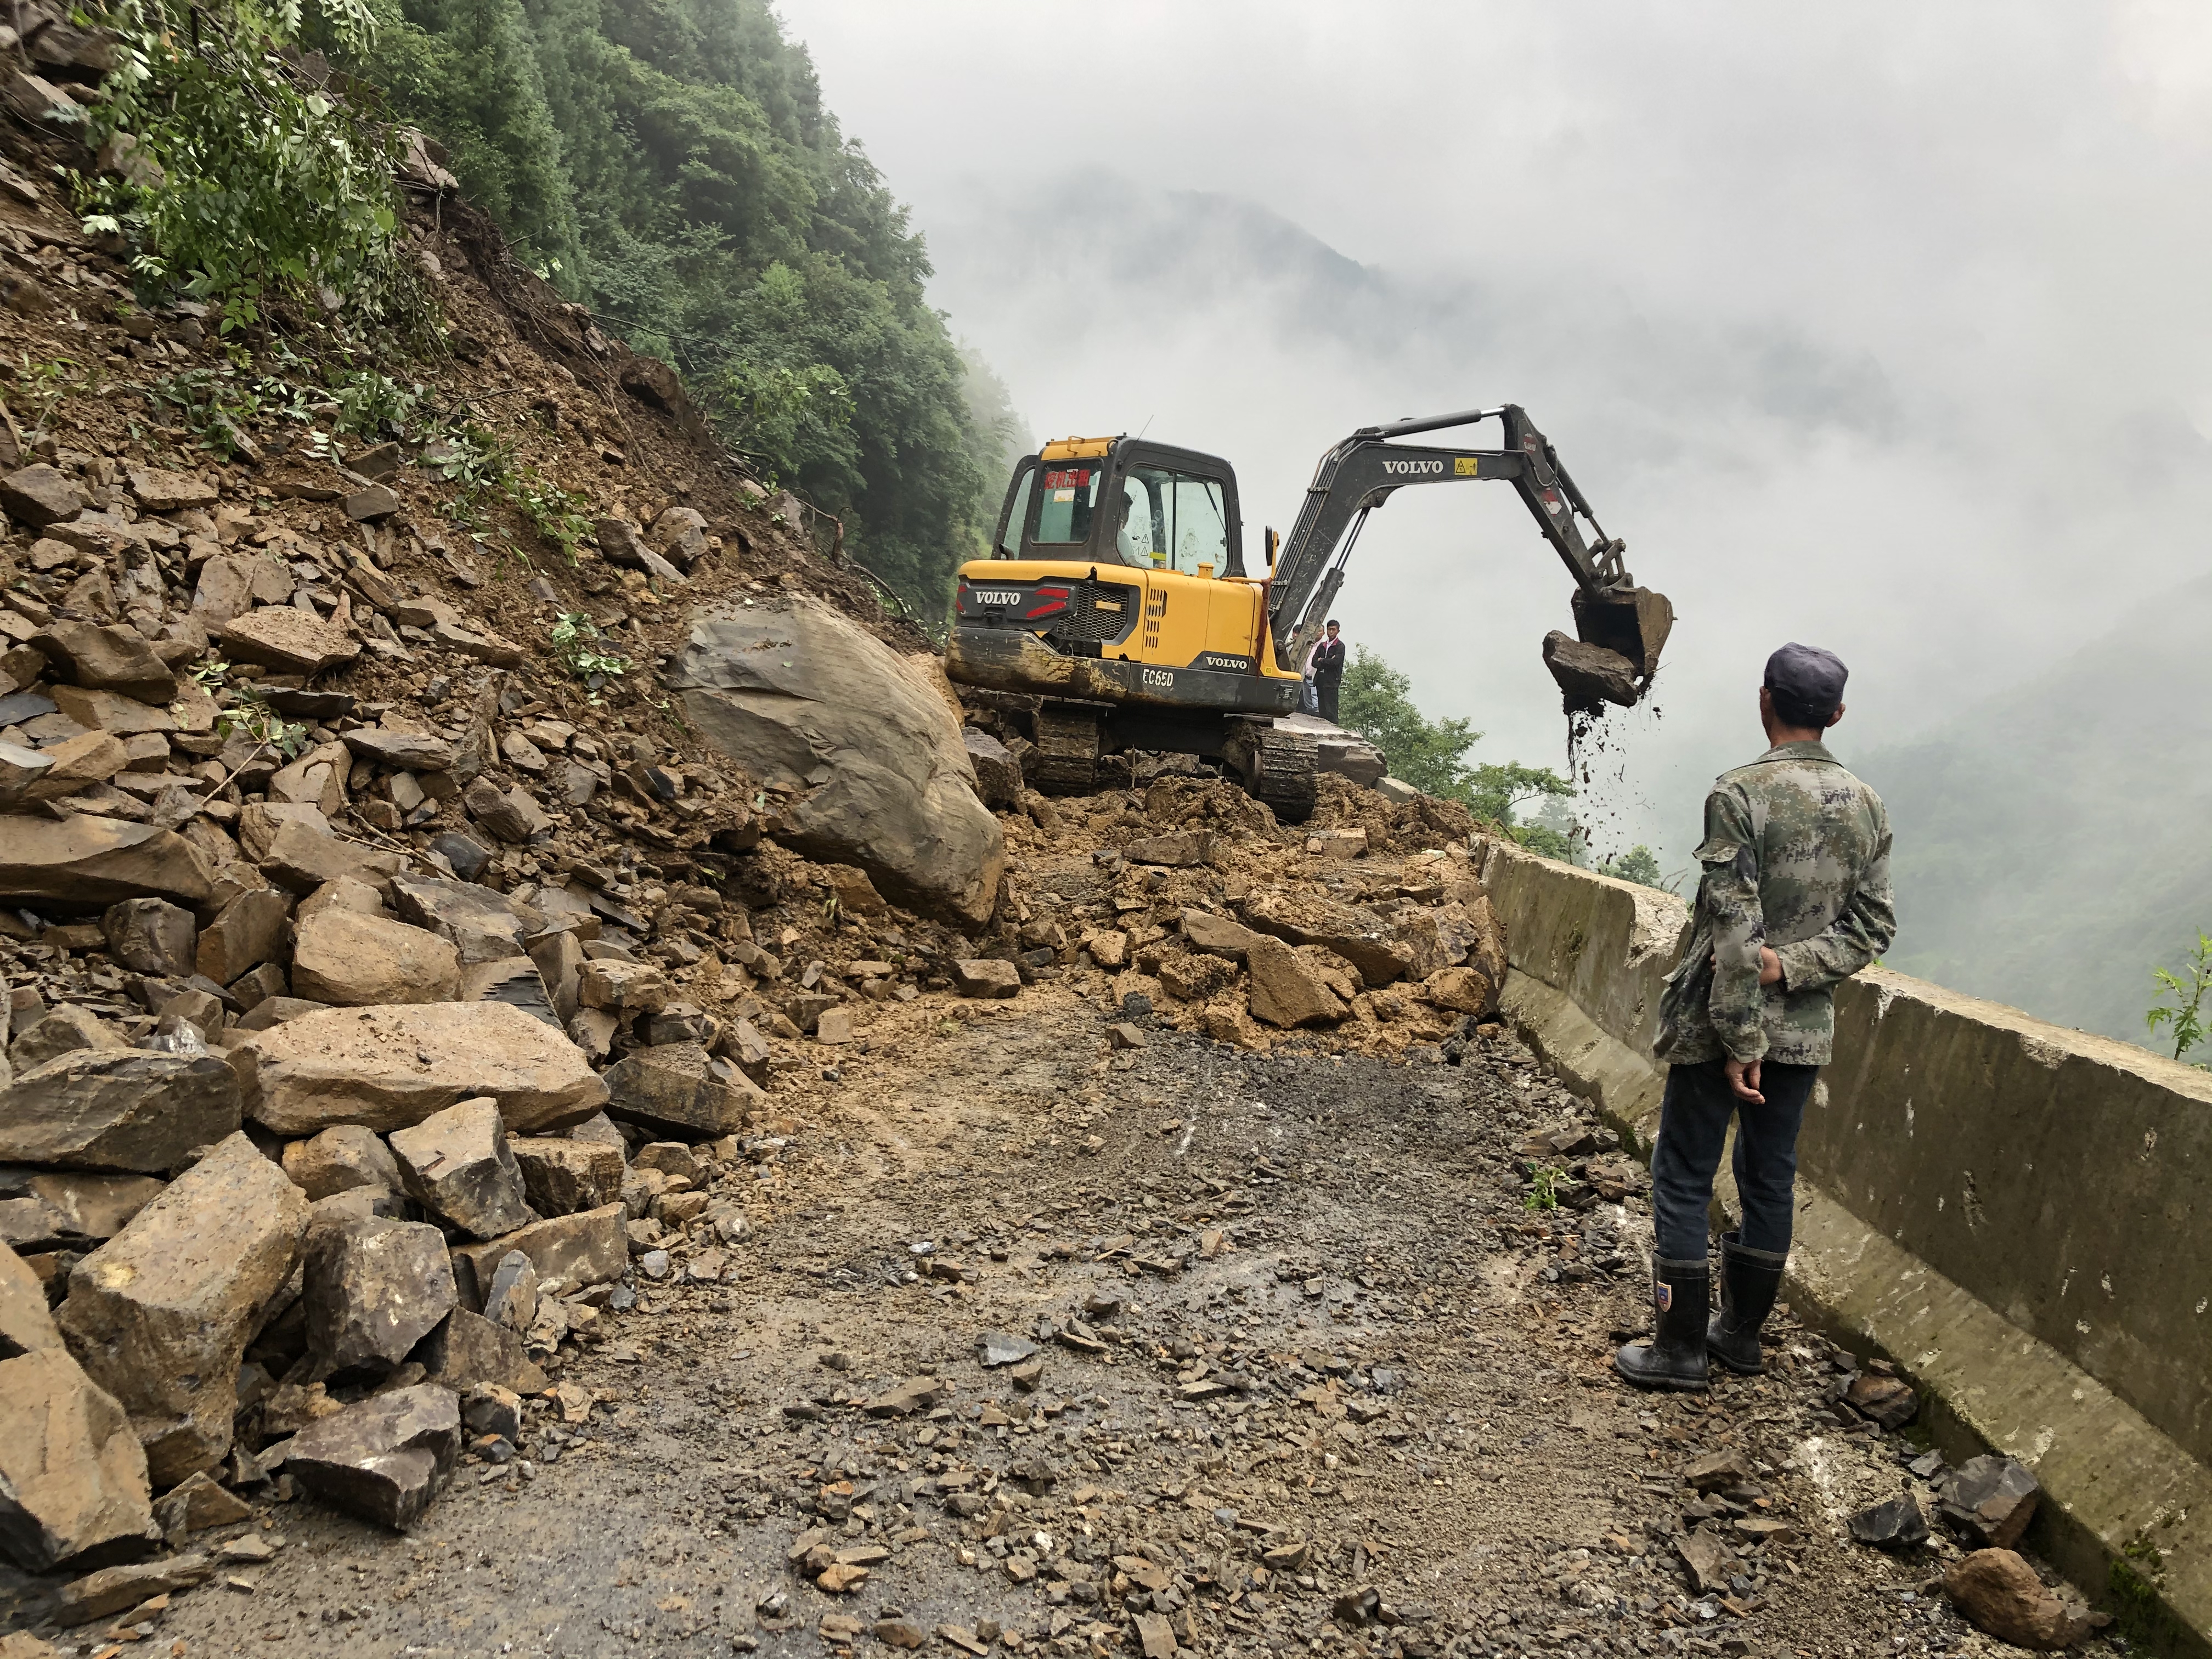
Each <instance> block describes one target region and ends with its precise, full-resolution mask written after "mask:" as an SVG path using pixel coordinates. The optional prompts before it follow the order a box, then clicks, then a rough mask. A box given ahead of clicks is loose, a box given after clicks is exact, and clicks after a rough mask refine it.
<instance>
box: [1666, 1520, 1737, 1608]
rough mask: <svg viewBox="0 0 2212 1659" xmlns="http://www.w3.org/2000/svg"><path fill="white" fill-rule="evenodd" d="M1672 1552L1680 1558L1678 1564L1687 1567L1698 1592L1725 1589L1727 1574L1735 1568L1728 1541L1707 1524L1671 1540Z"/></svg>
mask: <svg viewBox="0 0 2212 1659" xmlns="http://www.w3.org/2000/svg"><path fill="white" fill-rule="evenodd" d="M1674 1552H1675V1553H1676V1554H1678V1555H1680V1557H1681V1558H1682V1565H1684V1566H1686V1567H1687V1568H1688V1569H1689V1570H1690V1577H1692V1579H1693V1580H1694V1581H1695V1582H1696V1584H1697V1588H1698V1592H1699V1595H1711V1594H1713V1593H1714V1592H1715V1591H1717V1590H1726V1589H1728V1581H1729V1576H1730V1575H1731V1574H1732V1573H1734V1572H1735V1551H1734V1550H1733V1549H1731V1548H1730V1547H1729V1542H1728V1540H1727V1539H1726V1538H1724V1537H1723V1536H1722V1535H1721V1534H1719V1533H1718V1532H1716V1531H1714V1530H1713V1529H1712V1528H1711V1527H1710V1526H1700V1527H1699V1528H1698V1529H1697V1530H1696V1531H1695V1532H1692V1533H1690V1534H1686V1535H1685V1536H1683V1537H1681V1538H1678V1539H1676V1540H1675V1541H1674Z"/></svg>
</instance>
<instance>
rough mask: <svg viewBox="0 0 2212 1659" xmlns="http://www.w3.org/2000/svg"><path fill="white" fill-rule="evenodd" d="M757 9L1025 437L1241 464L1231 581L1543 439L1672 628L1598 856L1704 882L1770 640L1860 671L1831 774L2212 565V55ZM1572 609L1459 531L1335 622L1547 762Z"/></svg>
mask: <svg viewBox="0 0 2212 1659" xmlns="http://www.w3.org/2000/svg"><path fill="white" fill-rule="evenodd" d="M781 15H782V16H783V17H784V19H785V21H786V23H787V26H788V27H789V28H790V30H791V32H792V33H793V34H794V35H795V36H797V37H798V38H799V39H800V40H803V41H805V44H806V45H807V46H808V47H809V48H810V49H811V52H812V53H813V55H814V58H815V62H816V64H817V66H818V67H819V70H820V72H821V77H822V82H823V89H824V92H825V95H826V97H827V100H828V101H829V106H830V107H831V108H832V109H833V110H835V111H836V113H837V116H838V118H839V119H840V120H841V121H842V124H843V125H844V128H845V131H847V133H848V135H849V136H850V137H853V138H854V139H856V140H858V141H859V142H860V143H862V144H863V145H864V146H865V147H866V150H867V151H868V153H869V155H871V156H872V158H873V160H874V161H875V162H876V163H877V165H878V167H880V168H881V169H882V171H883V173H884V176H885V178H886V179H887V180H888V182H889V183H890V186H891V188H892V189H893V190H894V191H896V193H897V194H898V195H899V196H900V197H902V199H904V200H905V201H907V202H908V203H909V204H911V206H912V208H913V211H914V217H915V224H916V226H917V227H918V228H920V229H921V230H922V231H923V232H924V233H925V234H927V236H928V237H929V240H930V245H931V248H932V251H933V257H934V258H935V261H936V264H937V266H938V269H939V276H938V279H937V283H936V286H935V294H936V299H937V303H938V304H939V306H941V307H943V308H944V309H945V311H946V312H947V313H949V314H950V316H951V323H952V326H953V328H954V330H955V331H956V332H957V334H959V335H960V336H961V337H963V338H964V339H966V340H968V341H969V342H971V343H974V344H975V345H976V346H978V347H979V348H981V349H982V351H983V352H984V353H985V354H986V355H987V356H988V358H989V359H990V361H991V362H993V364H994V366H995V367H996V368H997V369H998V370H999V372H1000V374H1001V375H1002V376H1003V377H1004V378H1005V379H1006V381H1007V383H1008V385H1009V386H1010V387H1011V388H1012V394H1013V398H1014V401H1015V404H1016V407H1017V408H1018V409H1019V410H1021V411H1022V413H1023V415H1024V417H1025V419H1026V421H1027V422H1028V425H1029V427H1030V433H1031V435H1032V436H1033V437H1042V436H1049V435H1060V434H1063V433H1067V432H1085V433H1105V432H1115V431H1121V430H1125V429H1126V430H1135V429H1138V428H1141V427H1144V426H1146V424H1147V423H1148V422H1149V428H1150V431H1151V433H1152V435H1154V436H1156V437H1160V438H1164V439H1166V440H1169V441H1174V442H1179V443H1183V444H1186V445H1189V446H1191V447H1198V448H1204V449H1210V450H1212V451H1215V452H1216V453H1221V454H1224V455H1226V456H1227V457H1228V458H1229V459H1231V461H1232V462H1233V463H1234V464H1235V465H1237V470H1238V472H1239V475H1240V477H1241V478H1242V480H1243V490H1244V496H1245V518H1246V521H1247V525H1248V527H1249V533H1250V534H1251V536H1253V537H1256V532H1257V528H1258V526H1260V525H1261V524H1262V523H1273V524H1275V525H1277V526H1285V527H1286V526H1287V525H1288V524H1289V522H1290V520H1291V518H1292V517H1293V515H1294V514H1295V512H1296V509H1297V501H1298V496H1299V492H1300V491H1301V490H1302V489H1303V487H1304V483H1305V482H1306V479H1307V477H1309V475H1310V471H1311V469H1312V465H1313V462H1314V459H1315V458H1316V457H1317V456H1318V454H1319V453H1320V452H1321V451H1322V449H1323V448H1324V447H1327V446H1328V444H1329V443H1330V442H1332V441H1334V440H1335V439H1337V438H1338V437H1340V436H1342V435H1344V434H1345V433H1346V432H1347V431H1348V430H1350V429H1351V428H1353V427H1355V426H1358V425H1362V424H1365V423H1367V422H1372V421H1376V420H1379V419H1387V418H1389V417H1392V416H1397V415H1401V414H1407V413H1429V412H1433V411H1435V410H1448V409H1453V408H1458V407H1464V406H1467V405H1470V404H1492V403H1498V402H1503V401H1507V400H1510V401H1513V402H1516V403H1519V404H1523V405H1524V406H1525V407H1527V408H1528V410H1529V411H1530V412H1531V414H1532V415H1533V416H1534V418H1535V419H1536V421H1537V422H1538V423H1539V424H1540V425H1541V426H1542V427H1544V428H1545V429H1546V430H1547V432H1548V433H1549V435H1551V437H1552V438H1553V441H1554V442H1555V443H1557V444H1558V446H1559V449H1560V452H1561V454H1562V456H1563V458H1564V459H1565V460H1566V462H1567V464H1568V465H1570V466H1571V469H1572V470H1573V471H1574V473H1575V475H1576V477H1577V481H1578V482H1579V483H1581V484H1582V486H1583V489H1584V491H1585V493H1586V494H1587V495H1589V497H1590V499H1591V500H1592V501H1593V503H1594V504H1595V506H1596V507H1597V510H1598V513H1599V515H1600V517H1601V519H1602V520H1603V521H1604V523H1605V525H1606V527H1607V530H1608V531H1610V532H1612V533H1613V534H1614V535H1619V536H1625V537H1626V538H1627V539H1628V542H1629V544H1630V555H1629V562H1630V564H1631V565H1632V568H1634V569H1635V571H1636V573H1637V574H1638V578H1639V579H1640V580H1644V581H1645V582H1646V583H1648V584H1649V585H1650V586H1655V587H1657V588H1660V589H1661V590H1662V591H1664V592H1668V594H1670V595H1671V596H1672V597H1673V598H1674V601H1675V604H1676V606H1677V609H1678V611H1680V614H1681V622H1680V625H1679V626H1678V628H1677V630H1676V633H1675V635H1674V642H1673V645H1672V646H1671V647H1670V650H1669V653H1668V665H1667V670H1666V671H1665V673H1664V674H1663V675H1662V681H1661V690H1660V695H1659V696H1658V698H1657V699H1656V702H1657V708H1656V712H1650V711H1646V712H1639V713H1638V714H1636V715H1634V716H1632V717H1628V718H1627V719H1626V720H1620V721H1618V722H1616V724H1617V725H1618V726H1619V727H1620V730H1619V732H1617V734H1616V737H1615V739H1614V741H1613V744H1611V746H1610V749H1609V751H1608V753H1609V758H1608V760H1607V763H1606V767H1607V770H1608V773H1609V775H1601V776H1600V777H1598V778H1597V780H1596V781H1595V784H1594V786H1593V791H1592V793H1593V806H1592V810H1593V816H1594V817H1595V818H1596V819H1597V822H1598V823H1599V826H1600V828H1601V831H1602V832H1603V834H1604V836H1606V837H1607V839H1612V838H1615V837H1618V838H1620V839H1624V840H1625V839H1629V838H1632V839H1638V840H1646V841H1650V842H1654V843H1655V844H1657V845H1660V846H1661V847H1662V848H1664V849H1665V850H1667V851H1668V854H1670V855H1671V856H1672V857H1673V859H1674V860H1675V861H1676V862H1679V861H1680V855H1681V854H1683V853H1684V852H1685V851H1686V848H1687V847H1688V846H1689V845H1690V844H1691V843H1692V841H1693V840H1694V836H1695V814H1696V810H1697V803H1698V800H1699V798H1700V796H1701V794H1702V792H1703V790H1704V788H1705V785H1706V783H1707V781H1709V780H1710V779H1711V776H1712V775H1713V774H1714V773H1715V772H1716V771H1717V770H1719V769H1722V768H1723V767H1725V766H1727V765H1729V764H1732V763H1735V762H1737V761H1740V760H1742V759H1746V758H1748V757H1750V756H1751V755H1753V754H1755V753H1756V752H1757V750H1758V749H1759V746H1760V745H1759V738H1758V732H1757V730H1756V726H1755V724H1754V721H1753V714H1752V712H1751V708H1750V703H1751V698H1752V696H1753V688H1754V687H1755V686H1756V684H1757V683H1758V675H1759V665H1760V663H1761V661H1762V660H1763V659H1764V658H1765V653H1767V652H1768V651H1769V650H1771V648H1772V647H1774V646H1775V645H1777V644H1778V643H1780V642H1781V641H1783V640H1784V639H1790V638H1796V639H1802V640H1806V641H1811V642H1814V643H1818V644H1823V645H1826V646H1829V647H1832V648H1834V649H1835V650H1837V651H1838V652H1839V653H1842V654H1843V655H1844V658H1845V659H1846V660H1847V661H1849V662H1850V665H1851V666H1852V669H1853V682H1852V687H1851V691H1850V699H1849V700H1850V705H1851V714H1850V719H1849V720H1847V721H1846V723H1845V725H1844V727H1843V728H1841V729H1840V730H1839V731H1838V733H1837V746H1838V749H1839V750H1842V751H1843V752H1844V756H1845V758H1846V759H1847V760H1849V759H1850V758H1851V757H1853V755H1854V753H1860V754H1866V753H1870V752H1873V751H1877V750H1879V748H1880V747H1881V745H1882V744H1885V743H1887V742H1890V741H1893V740H1894V739H1896V738H1900V737H1903V736H1905V735H1909V734H1911V733H1912V732H1915V731H1917V730H1918V729H1920V728H1922V727H1923V726H1926V725H1928V724H1929V723H1930V722H1931V721H1933V720H1936V719H1937V718H1938V717H1940V715H1941V714H1942V712H1943V711H1944V710H1945V709H1946V708H1948V707H1951V706H1953V705H1955V704H1956V703H1958V702H1961V701H1965V700H1968V699H1970V698H1971V697H1972V696H1974V695H1975V694H1978V693H1980V692H1983V691H1986V690H1990V689H1991V688H1994V687H1996V686H2000V685H2002V684H2006V683H2008V682H2009V681H2014V680H2017V679H2018V678H2021V677H2022V676H2024V675H2027V674H2029V673H2032V672H2033V671H2035V670H2036V669H2037V668H2038V667H2039V666H2040V665H2043V664H2045V663H2046V662H2048V661H2049V660H2050V659H2051V658H2052V657H2054V656H2056V655H2059V654H2063V653H2065V652H2066V651H2067V650H2068V649H2069V648H2070V647H2072V646H2073V645H2074V644H2075V643H2076V642H2079V641H2083V640H2085V639H2086V638H2087V637H2088V636H2090V635H2093V634H2094V633H2096V632H2097V631H2099V630H2100V629H2103V628H2105V627H2106V626H2108V625H2109V624H2110V623H2112V621H2113V620H2114V619H2115V618H2117V617H2118V616H2120V615H2121V614H2122V613H2123V612H2124V611H2126V610H2127V609H2128V608H2129V607H2130V606H2131V605H2136V604H2139V603H2141V602H2142V600H2143V599H2146V598H2147V597H2149V596H2152V595H2154V594H2156V593H2157V592H2160V591H2162V590H2163V589H2164V588H2165V587H2166V586H2170V585H2171V584H2172V583H2173V582H2174V581H2175V580H2178V579H2179V577H2181V576H2182V575H2183V574H2195V573H2198V572H2201V571H2203V570H2204V569H2205V568H2207V566H2208V563H2212V561H2208V559H2207V556H2206V554H2205V551H2204V549H2205V540H2204V526H2205V524H2206V521H2207V513H2208V509H2212V485H2208V477H2212V467H2208V465H2207V462H2208V459H2212V448H2208V446H2207V435H2212V350H2209V349H2208V345H2209V343H2208V335H2207V330H2206V327H2205V325H2204V318H2205V312H2206V306H2207V296H2208V294H2212V280H2208V279H2212V272H2208V270H2207V252H2208V244H2212V226H2208V222H2207V217H2206V204H2207V202H2208V201H2212V7H2207V6H2204V5H2203V4H2202V3H2198V4H2194V5H2188V4H2180V3H2146V4H2131V5H2130V4H2115V5H2103V6H2099V5H2093V4H2078V3H2021V0H2007V3H2002V4H1986V5H1976V4H1971V3H1951V4H1948V5H1944V6H1941V7H1929V6H1925V5H1911V6H1906V5H1892V6H1884V5H1859V6H1854V7H1850V8H1829V9H1806V8H1781V7H1772V6H1765V5H1748V4H1746V5H1732V6H1726V5H1711V4H1697V3H1680V4H1674V5H1670V6H1668V7H1664V8H1658V7H1650V8H1629V7H1622V6H1618V5H1605V6H1599V5H1589V4H1573V3H1569V4H1555V5H1552V6H1548V7H1544V8H1541V9H1540V8H1529V7H1516V8H1508V7H1504V6H1482V5H1474V6H1470V5H1467V4H1464V3H1454V4H1417V3H1400V4H1391V3H1370V4H1367V5H1363V6H1357V7H1352V6H1344V5H1340V4H1312V3H1303V0H1268V3H1265V4H1242V3H1225V0H1205V3H1194V0H1182V3H1176V4H1158V3H1145V0H1137V3H1127V4H1123V5H1121V6H1118V7H1115V8H1111V9H1087V8H1086V9H1072V8H1071V9H1062V8H1039V7H1036V6H1035V5H1034V4H1016V3H1011V0H1008V3H986V0H974V3H963V0H933V3H928V4H914V3H871V0H782V3H781ZM1194 193H1195V194H1194ZM1330 250H1333V251H1334V255H1338V256H1341V259H1340V260H1335V259H1332V258H1331V257H1330V255H1329V252H1328V251H1330ZM1489 432H1490V433H1492V434H1494V432H1495V428H1494V427H1493V428H1489ZM1487 441H1494V439H1492V440H1487ZM1477 497H1482V498H1485V499H1480V500H1478V499H1476V498H1477ZM1566 601H1567V584H1566V581H1565V577H1564V575H1563V574H1562V573H1561V572H1560V571H1559V568H1558V566H1557V564H1556V562H1555V561H1554V560H1553V558H1552V556H1550V554H1549V553H1548V552H1547V550H1545V549H1544V547H1543V544H1541V542H1540V541H1539V540H1538V538H1537V537H1536V535H1535V532H1534V529H1533V528H1532V527H1531V526H1528V523H1527V522H1526V520H1525V518H1523V517H1522V516H1520V509H1519V507H1518V506H1517V503H1516V502H1515V501H1514V500H1513V499H1512V498H1511V496H1510V492H1507V491H1504V489H1498V490H1497V491H1494V492H1493V491H1492V490H1491V489H1488V488H1486V487H1482V486H1470V487H1468V489H1466V490H1464V491H1462V490H1460V489H1454V488H1450V487H1446V488H1444V489H1432V490H1430V491H1427V492H1425V494H1424V492H1420V491H1409V492H1404V493H1401V495H1399V496H1398V497H1397V498H1396V500H1395V501H1393V502H1392V504H1391V505H1390V507H1389V509H1387V510H1386V512H1385V513H1383V514H1382V515H1381V516H1380V517H1379V518H1378V519H1377V520H1376V524H1375V525H1374V526H1372V527H1371V528H1370V531H1369V532H1368V534H1367V537H1366V538H1365V539H1364V540H1363V542H1362V544H1361V551H1360V556H1358V558H1357V559H1356V560H1355V562H1354V565H1353V568H1352V579H1351V580H1350V582H1349V583H1348V585H1347V586H1346V593H1345V597H1344V599H1343V601H1342V603H1341V605H1340V611H1341V614H1342V615H1343V616H1344V617H1345V618H1346V622H1347V623H1348V631H1349V632H1350V633H1351V634H1352V636H1353V637H1354V638H1355V639H1356V640H1358V641H1364V642H1365V643H1368V644H1370V645H1371V646H1373V647H1376V648H1377V649H1379V650H1381V651H1383V653H1385V654H1386V655H1387V656H1388V657H1389V659H1391V661H1392V662H1393V663H1395V664H1396V665H1398V666H1400V667H1401V668H1403V669H1405V670H1407V671H1409V672H1410V673H1411V674H1412V675H1413V678H1414V681H1415V686H1416V690H1417V694H1418V695H1419V698H1420V700H1421V702H1423V704H1424V705H1425V707H1426V708H1429V709H1430V711H1431V712H1432V713H1437V714H1466V715H1468V716H1471V717H1472V718H1473V719H1474V722H1475V723H1476V725H1477V726H1480V727H1481V728H1482V729H1483V730H1485V731H1486V732H1487V733H1489V736H1488V737H1487V738H1486V740H1485V742H1484V744H1482V745H1481V747H1480V750H1478V751H1477V752H1478V756H1479V757H1481V758H1486V759H1493V760H1503V759H1506V758H1519V759H1522V760H1524V761H1528V762H1529V763H1547V762H1548V763H1554V764H1556V763H1559V760H1560V757H1561V750H1562V733H1563V722H1562V721H1561V720H1560V719H1559V714H1558V702H1557V695H1556V692H1555V691H1554V690H1553V688H1552V685H1551V682H1550V680H1549V679H1548V678H1547V677H1546V675H1545V674H1544V672H1543V670H1542V667H1541V663H1540V662H1539V660H1538V657H1537V642H1538V641H1539V640H1540V639H1541V635H1542V633H1543V631H1544V630H1545V629H1547V628H1551V627H1565V628H1570V629H1571V622H1570V621H1569V620H1568V614H1567V604H1566ZM2198 695H2201V692H2199V693H2198ZM1873 781H1875V782H1876V783H1877V786H1878V785H1879V782H1880V780H1879V777H1878V776H1876V777H1875V778H1874V780H1873ZM1601 844H1602V843H1601Z"/></svg>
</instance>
